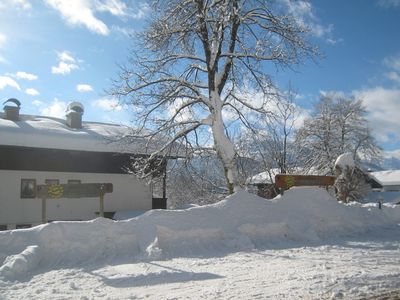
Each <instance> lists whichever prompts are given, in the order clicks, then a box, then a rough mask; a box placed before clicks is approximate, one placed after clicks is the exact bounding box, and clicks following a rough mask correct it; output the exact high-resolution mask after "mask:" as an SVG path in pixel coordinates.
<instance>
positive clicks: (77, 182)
mask: <svg viewBox="0 0 400 300" xmlns="http://www.w3.org/2000/svg"><path fill="white" fill-rule="evenodd" d="M68 184H81V181H80V180H79V179H68Z"/></svg>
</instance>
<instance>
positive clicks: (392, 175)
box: [368, 170, 400, 192]
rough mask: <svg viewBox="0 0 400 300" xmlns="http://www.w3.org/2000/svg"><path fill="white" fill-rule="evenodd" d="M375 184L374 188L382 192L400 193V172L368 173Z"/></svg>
mask: <svg viewBox="0 0 400 300" xmlns="http://www.w3.org/2000/svg"><path fill="white" fill-rule="evenodd" d="M368 174H369V177H370V178H371V180H372V181H373V182H374V186H373V188H375V189H378V190H380V191H382V192H399V191H400V170H387V171H378V172H370V173H368Z"/></svg>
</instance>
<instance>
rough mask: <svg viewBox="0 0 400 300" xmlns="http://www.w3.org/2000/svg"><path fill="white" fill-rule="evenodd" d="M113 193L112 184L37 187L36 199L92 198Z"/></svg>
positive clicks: (45, 185)
mask: <svg viewBox="0 0 400 300" xmlns="http://www.w3.org/2000/svg"><path fill="white" fill-rule="evenodd" d="M112 192H113V184H112V183H81V184H51V185H47V184H44V185H37V186H36V198H47V199H58V198H86V197H87V198H92V197H100V196H101V195H103V196H104V194H106V193H112Z"/></svg>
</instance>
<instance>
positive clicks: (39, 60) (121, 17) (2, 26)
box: [0, 0, 400, 157]
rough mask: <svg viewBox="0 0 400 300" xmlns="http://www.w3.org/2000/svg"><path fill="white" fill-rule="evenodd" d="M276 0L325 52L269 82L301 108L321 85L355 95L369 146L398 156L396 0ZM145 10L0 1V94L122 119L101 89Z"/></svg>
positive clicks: (31, 110)
mask: <svg viewBox="0 0 400 300" xmlns="http://www.w3.org/2000/svg"><path fill="white" fill-rule="evenodd" d="M279 1H282V2H284V3H287V5H288V7H289V9H291V10H292V12H293V13H294V14H295V15H296V16H297V17H298V18H299V20H300V21H301V22H304V23H305V24H307V25H309V26H310V27H311V28H312V40H313V42H314V43H315V44H317V45H318V46H319V47H320V48H321V50H322V52H323V53H324V56H325V57H324V58H322V59H320V60H318V61H317V63H313V62H310V61H307V62H305V63H304V64H302V65H300V66H297V67H295V70H293V71H292V70H284V71H280V72H279V73H278V74H273V76H274V79H275V80H276V82H277V83H278V85H280V86H285V85H287V83H288V82H289V81H290V82H291V84H292V85H293V86H294V87H295V89H296V90H297V92H298V94H299V98H300V99H301V102H302V104H303V105H304V107H305V108H308V107H309V106H310V103H313V102H315V101H316V100H317V99H318V97H319V95H320V93H321V92H326V91H336V92H342V93H345V94H347V95H353V96H357V97H362V98H363V100H364V104H365V105H366V107H367V109H368V111H369V115H368V118H369V121H370V124H371V127H372V128H373V132H374V134H375V136H376V138H377V139H378V142H379V144H380V145H381V146H383V147H384V148H385V149H386V150H387V151H394V152H393V154H397V155H398V156H399V157H400V130H399V128H400V38H399V29H400V0H367V1H366V0H351V1H349V0H335V1H328V0H319V1H316V0H315V1H311V2H309V3H308V4H307V3H305V2H303V1H297V2H293V3H290V2H289V0H279ZM126 4H129V8H128V7H127V6H126ZM150 13H151V11H150V9H149V7H148V5H146V3H145V1H140V0H131V1H129V3H128V1H126V2H124V1H123V0H68V1H66V0H32V1H29V0H0V101H1V102H4V101H5V100H7V99H8V98H11V97H14V98H17V99H19V100H20V101H21V102H22V105H23V106H22V113H26V114H39V115H51V116H58V117H63V116H64V113H65V107H66V105H67V104H68V102H70V101H81V102H82V103H83V104H84V105H85V108H86V111H85V117H84V118H85V120H87V121H102V122H114V123H126V122H129V121H130V120H131V118H132V117H133V116H132V115H131V114H130V112H129V111H126V110H124V109H122V108H121V107H120V106H117V105H116V102H115V100H114V99H112V98H110V97H108V96H106V94H105V92H104V90H105V89H107V88H109V87H110V86H111V79H112V78H116V77H117V72H118V67H117V63H125V62H126V57H127V54H128V51H129V47H130V46H131V45H132V40H131V39H130V38H129V37H128V33H130V32H133V31H139V30H140V29H141V28H142V26H144V24H145V19H146V17H148V16H149V15H150Z"/></svg>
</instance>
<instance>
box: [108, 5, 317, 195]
mask: <svg viewBox="0 0 400 300" xmlns="http://www.w3.org/2000/svg"><path fill="white" fill-rule="evenodd" d="M152 8H153V16H152V18H151V20H150V22H149V25H148V27H147V28H146V29H145V30H144V31H143V32H141V33H139V34H137V35H136V37H135V41H134V46H135V49H134V50H133V51H132V53H131V57H130V58H129V63H128V64H127V65H126V66H124V67H122V68H121V73H120V76H119V79H118V80H116V81H115V82H114V86H113V88H112V89H111V90H110V94H111V95H114V96H116V97H119V99H120V100H121V101H122V102H124V103H127V104H130V105H131V106H132V108H133V110H134V112H135V116H136V123H137V124H140V126H141V127H143V128H148V129H150V130H151V131H152V132H153V133H152V134H153V136H160V137H162V138H163V139H169V140H170V141H178V140H179V141H180V142H182V143H184V144H186V145H187V146H190V145H192V142H191V140H197V141H198V138H199V133H198V130H200V129H201V128H202V127H206V126H207V127H210V128H211V130H210V132H211V134H212V138H213V144H214V149H215V151H216V153H217V155H218V157H219V158H220V159H221V161H222V165H223V168H224V171H225V175H226V179H227V185H228V189H229V191H230V192H232V191H233V189H234V187H235V186H238V185H239V182H238V175H237V171H236V158H237V151H236V148H235V146H234V144H233V142H232V141H231V139H230V138H229V136H228V135H227V130H226V120H225V119H224V117H223V116H224V111H225V110H227V109H230V112H231V113H233V114H236V115H237V120H239V121H242V122H243V123H244V124H245V125H246V126H249V125H250V121H249V120H250V118H248V117H246V114H249V113H252V114H259V115H261V116H262V115H265V114H268V113H270V110H269V109H268V107H267V105H266V104H267V101H262V103H254V99H251V98H250V97H246V96H245V95H246V90H248V89H252V90H253V91H256V92H261V93H262V94H263V95H264V99H268V91H270V90H272V89H273V85H272V83H271V82H272V81H271V78H270V76H269V75H268V73H267V72H266V68H265V64H266V63H271V62H272V63H275V64H277V65H278V66H281V67H286V66H292V65H293V64H297V63H300V62H301V61H303V60H304V59H307V58H309V57H311V58H312V57H315V56H316V55H318V51H317V49H316V48H315V47H313V46H312V45H311V44H309V43H308V42H307V39H306V38H307V33H308V29H307V28H305V27H304V26H303V25H302V24H301V22H298V21H297V20H296V19H295V18H294V16H292V15H290V14H289V12H288V10H287V7H285V6H284V5H283V4H282V2H280V1H261V0H220V1H211V0H170V1H166V0H156V1H154V4H153V7H152ZM232 108H233V109H232ZM188 120H191V121H193V122H194V123H192V122H188ZM195 120H197V123H196V122H195ZM194 124H196V125H194ZM167 144H168V145H172V143H167ZM196 144H198V143H196ZM163 150H165V149H163ZM157 154H160V153H157Z"/></svg>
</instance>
